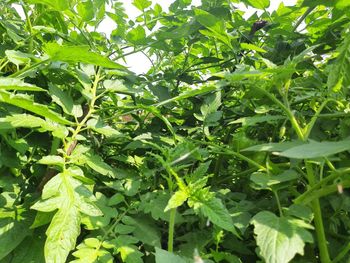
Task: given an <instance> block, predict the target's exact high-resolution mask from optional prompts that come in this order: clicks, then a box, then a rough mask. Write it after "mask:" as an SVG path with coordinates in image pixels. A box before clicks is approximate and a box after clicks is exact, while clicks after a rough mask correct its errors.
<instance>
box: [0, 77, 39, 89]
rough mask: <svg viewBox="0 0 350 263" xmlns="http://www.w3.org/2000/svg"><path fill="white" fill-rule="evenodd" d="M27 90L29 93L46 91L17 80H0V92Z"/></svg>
mask: <svg viewBox="0 0 350 263" xmlns="http://www.w3.org/2000/svg"><path fill="white" fill-rule="evenodd" d="M2 89H4V90H27V91H45V90H44V89H42V88H39V87H37V86H35V85H32V84H28V83H25V82H24V81H22V80H20V79H15V78H0V90H2Z"/></svg>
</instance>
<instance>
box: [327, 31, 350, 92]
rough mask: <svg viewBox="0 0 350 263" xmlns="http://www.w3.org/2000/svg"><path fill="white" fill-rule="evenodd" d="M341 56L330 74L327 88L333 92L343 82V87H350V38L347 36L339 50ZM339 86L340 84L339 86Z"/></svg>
mask: <svg viewBox="0 0 350 263" xmlns="http://www.w3.org/2000/svg"><path fill="white" fill-rule="evenodd" d="M338 51H339V55H338V57H337V60H336V62H335V63H334V64H333V65H332V67H331V70H330V72H329V73H328V81H327V86H328V89H329V90H332V89H333V88H334V87H335V86H337V84H338V82H339V81H341V84H342V85H343V87H348V86H349V85H350V75H349V74H348V72H349V71H350V36H349V35H346V37H345V39H344V41H343V43H342V45H341V46H340V47H339V49H338ZM338 85H339V84H338Z"/></svg>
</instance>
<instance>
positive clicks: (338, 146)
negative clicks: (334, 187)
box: [278, 140, 350, 159]
mask: <svg viewBox="0 0 350 263" xmlns="http://www.w3.org/2000/svg"><path fill="white" fill-rule="evenodd" d="M347 150H350V140H343V141H338V142H328V141H324V142H315V141H312V142H310V143H306V144H302V145H299V146H296V147H293V148H290V149H288V150H286V151H283V152H280V153H279V154H278V155H281V156H285V157H288V158H295V159H311V158H319V157H327V156H329V155H333V154H337V153H340V152H344V151H347Z"/></svg>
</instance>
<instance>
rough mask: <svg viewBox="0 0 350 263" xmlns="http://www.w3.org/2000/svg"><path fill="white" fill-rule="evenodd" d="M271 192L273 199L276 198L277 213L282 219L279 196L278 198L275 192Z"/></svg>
mask: <svg viewBox="0 0 350 263" xmlns="http://www.w3.org/2000/svg"><path fill="white" fill-rule="evenodd" d="M272 192H273V194H274V196H275V198H276V203H277V206H278V212H279V214H280V217H282V216H283V211H282V206H281V202H280V198H279V196H278V193H277V191H272Z"/></svg>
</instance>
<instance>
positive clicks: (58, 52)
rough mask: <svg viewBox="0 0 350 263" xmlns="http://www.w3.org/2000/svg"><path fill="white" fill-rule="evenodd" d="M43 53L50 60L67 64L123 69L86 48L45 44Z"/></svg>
mask: <svg viewBox="0 0 350 263" xmlns="http://www.w3.org/2000/svg"><path fill="white" fill-rule="evenodd" d="M44 50H45V52H46V53H47V54H48V55H49V57H50V58H51V60H54V61H64V62H67V63H78V62H80V63H85V64H93V65H97V66H101V67H105V68H114V69H125V67H124V66H122V65H119V64H118V63H115V62H113V61H111V60H109V59H108V58H106V57H104V56H101V55H100V54H97V53H95V52H92V51H89V47H88V46H60V45H59V44H57V43H53V42H51V43H46V44H45V46H44Z"/></svg>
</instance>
